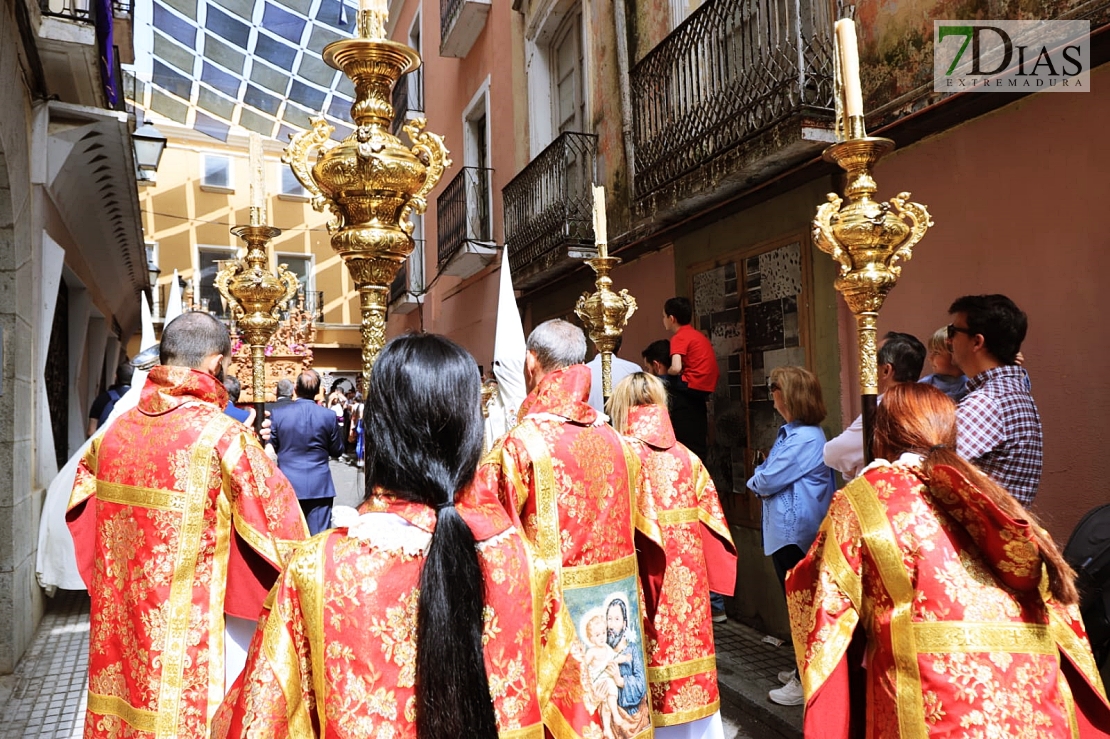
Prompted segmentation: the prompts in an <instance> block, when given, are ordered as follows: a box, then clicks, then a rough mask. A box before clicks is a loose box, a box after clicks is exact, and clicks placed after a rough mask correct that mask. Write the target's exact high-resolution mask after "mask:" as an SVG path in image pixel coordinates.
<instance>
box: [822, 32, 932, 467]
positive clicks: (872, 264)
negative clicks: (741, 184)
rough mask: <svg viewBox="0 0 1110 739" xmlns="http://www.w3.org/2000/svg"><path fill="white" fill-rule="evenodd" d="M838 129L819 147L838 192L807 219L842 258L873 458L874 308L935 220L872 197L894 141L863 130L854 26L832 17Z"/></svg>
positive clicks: (917, 207)
mask: <svg viewBox="0 0 1110 739" xmlns="http://www.w3.org/2000/svg"><path fill="white" fill-rule="evenodd" d="M835 43H836V46H837V51H836V58H837V64H836V84H835V87H836V136H837V143H835V144H833V145H832V146H830V147H828V148H827V149H825V152H824V155H823V156H824V158H825V160H826V161H829V162H834V163H836V164H837V165H839V166H840V168H841V169H843V170H844V171H845V172H846V177H845V185H844V196H845V197H846V198H847V203H845V202H844V200H843V199H841V197H840V196H839V195H837V194H836V193H829V195H828V202H826V203H824V204H822V205H820V206H818V208H817V217H816V218H814V219H813V241H814V243H815V244H816V245H817V247H818V248H819V249H821V251H823V252H826V253H828V254H829V255H830V256H831V257H832V258H833V259H835V260H836V261H837V262H838V263H839V264H840V274H839V276H838V277H837V278H836V281H835V282H834V283H833V284H834V286H835V287H836V289H837V291H839V292H840V294H841V295H843V296H844V301H845V302H846V303H847V304H848V309H849V310H851V311H852V314H853V315H854V316H855V317H856V332H857V343H858V347H859V377H860V395H861V405H862V410H863V439H864V442H863V443H864V458H865V459H866V460H867V461H868V462H870V461H871V460H872V452H871V439H872V437H873V435H874V426H875V408H876V405H877V402H878V392H879V387H878V365H877V354H876V333H877V324H878V319H879V310H880V309H881V308H882V306H883V301H884V300H885V299H886V296H887V294H888V293H889V292H890V291H891V290H892V289H893V288H894V286H895V285H896V284H897V283H898V278H899V276H900V275H901V273H902V267H901V265H899V264H898V262H899V261H908V260H909V259H910V258H911V257H912V256H913V247H914V245H916V244H917V242H919V241H920V240H921V238H922V237H923V236H924V235H925V231H926V230H928V228H929V227H930V226H932V225H933V221H932V218H931V217H930V216H929V211H928V210H927V209H926V208H925V206H924V205H921V204H919V203H913V202H910V199H909V198H910V194H909V193H908V192H901V193H899V194H898V195H896V196H895V197H893V198H891V199H890V201H889V202H876V201H874V200H872V199H871V196H872V195H873V194H874V193H875V191H876V190H877V189H878V186H877V185H876V184H875V180H874V178H873V177H872V176H871V172H872V169H873V168H874V166H875V164H876V163H877V162H878V161H879V160H880V159H882V158H883V157H884V156H886V155H887V154H888V153H890V151H891V150H892V149H894V142H893V141H891V140H890V139H886V138H881V137H876V136H868V135H867V130H866V127H865V126H864V114H863V94H862V89H861V87H860V77H859V54H858V52H857V47H856V26H855V23H854V22H853V21H851V20H849V19H842V20H839V21H837V23H836V41H835Z"/></svg>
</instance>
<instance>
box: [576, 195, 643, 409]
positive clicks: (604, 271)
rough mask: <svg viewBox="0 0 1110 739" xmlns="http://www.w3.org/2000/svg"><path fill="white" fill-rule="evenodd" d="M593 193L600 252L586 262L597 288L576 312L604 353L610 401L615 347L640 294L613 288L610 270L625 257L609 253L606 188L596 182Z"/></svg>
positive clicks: (603, 372)
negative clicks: (595, 276) (615, 290)
mask: <svg viewBox="0 0 1110 739" xmlns="http://www.w3.org/2000/svg"><path fill="white" fill-rule="evenodd" d="M593 195H594V214H593V217H594V242H595V243H596V244H597V252H598V256H596V257H594V258H593V259H587V260H586V264H588V265H590V267H592V268H593V270H594V272H595V273H596V274H597V281H596V283H595V284H596V286H597V290H596V291H595V292H593V293H584V294H583V295H582V296H581V297H579V298H578V302H577V303H576V304H575V306H574V312H575V313H576V314H577V315H578V317H579V318H580V319H582V323H584V324H585V325H586V329H587V332H588V333H589V335H590V340H591V341H593V342H594V346H595V347H597V350H598V352H600V353H601V394H602V396H603V399H604V401H605V402H607V401H608V400H609V397H610V396H611V395H612V394H613V380H612V364H613V351H614V350H615V349H616V347H617V341H619V340H620V337H621V334H623V333H624V327H625V326H627V325H628V319H629V318H631V317H632V314H633V313H635V312H636V298H634V297H632V296H631V295H629V294H628V290H627V289H625V290H621V291H620V292H619V293H617V292H613V279H612V278H611V277H609V273H610V272H611V271H612V270H613V268H614V267H616V266H617V265H618V264H620V263H621V260H620V258H618V257H611V256H609V251H608V244H607V243H606V240H607V235H606V233H605V231H606V227H605V222H606V219H605V188H604V187H599V186H595V187H594V188H593Z"/></svg>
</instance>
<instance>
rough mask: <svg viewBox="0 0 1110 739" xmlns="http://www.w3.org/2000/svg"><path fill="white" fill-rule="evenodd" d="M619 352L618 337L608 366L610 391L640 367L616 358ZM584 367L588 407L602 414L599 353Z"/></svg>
mask: <svg viewBox="0 0 1110 739" xmlns="http://www.w3.org/2000/svg"><path fill="white" fill-rule="evenodd" d="M620 350H621V337H620V336H618V337H617V345H616V346H614V347H613V356H612V362H610V364H609V380H610V383H611V384H610V385H609V389H610V390H612V389H613V388H615V387H616V386H617V383H618V382H620V381H621V380H623V379H624V378H626V377H628V376H629V375H631V374H632V373H633V372H639V371H640V365H638V364H636V363H635V362H629V361H628V360H627V359H621V358H620V357H618V356H617V352H619V351H620ZM586 366H587V367H589V368H590V407H591V408H593V409H594V410H595V411H597V412H599V413H604V412H605V399H604V396H603V394H602V386H601V352H598V353H597V354H595V355H594V358H593V359H591V360H590V361H589V362H586Z"/></svg>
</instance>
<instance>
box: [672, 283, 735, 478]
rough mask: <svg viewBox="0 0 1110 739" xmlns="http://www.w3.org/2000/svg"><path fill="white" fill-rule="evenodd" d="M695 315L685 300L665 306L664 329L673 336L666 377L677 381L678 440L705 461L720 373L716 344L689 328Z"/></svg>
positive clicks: (674, 390) (675, 420)
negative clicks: (712, 399)
mask: <svg viewBox="0 0 1110 739" xmlns="http://www.w3.org/2000/svg"><path fill="white" fill-rule="evenodd" d="M693 315H694V312H693V307H692V306H691V305H690V301H689V300H687V299H686V298H682V297H676V298H671V299H669V300H668V301H667V302H666V303H664V304H663V328H665V329H667V331H668V332H670V333H672V334H674V335H673V336H671V346H670V351H671V360H670V364H669V365H668V366H667V374H668V375H670V376H671V377H673V378H674V381H673V382H672V383H671V384H670V386H669V387H670V390H671V398H672V402H671V425H672V426H674V435H675V438H677V439H678V440H679V441H680V442H682V443H683V444H685V445H686V447H687V448H688V449H689V450H690V451H692V452H693V453H694V454H696V455H698V456H699V457H701V458H702V459H704V458H705V455H706V452H707V451H708V446H709V410H708V403H709V399H710V398H711V397H712V396H713V391H714V390H716V389H717V378H718V377H720V374H721V371H720V368H719V367H718V366H717V355H716V352H714V351H713V344H711V343H710V341H709V339H707V338H706V336H705V334H703V333H702V332H701V331H698V330H697V329H695V328H694V327H693V326H692V325H690V322H691V321H692V320H693Z"/></svg>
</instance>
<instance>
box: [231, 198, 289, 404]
mask: <svg viewBox="0 0 1110 739" xmlns="http://www.w3.org/2000/svg"><path fill="white" fill-rule="evenodd" d="M253 210H254V209H253V208H252V211H253ZM252 215H253V214H252ZM252 220H258V219H255V218H252ZM231 232H232V233H233V234H235V235H236V236H238V237H239V238H241V239H243V240H244V241H246V242H247V254H246V256H245V257H243V258H242V259H228V260H225V262H224V265H223V269H221V270H220V271H219V273H217V275H216V289H218V290H219V291H220V295H222V296H223V297H224V300H226V301H227V302H228V304H229V305H230V306H231V314H232V317H233V319H234V321H235V324H236V327H237V329H238V332H239V335H241V336H242V337H243V338H244V339H246V341H247V343H248V344H250V347H251V399H252V400H253V402H254V404H255V407H256V408H257V411H258V413H257V421H258V423H259V424H260V423H261V421H262V416H263V413H262V404H263V403H264V402H265V400H266V345H267V344H268V343H269V342H270V337H272V336H273V335H274V332H275V331H276V330H277V327H278V323H279V322H280V321H281V311H282V309H283V308H284V307H285V305H286V304H287V303H288V301H289V299H290V298H292V297H293V296H294V295H296V294H297V288H298V280H297V276H296V275H295V274H293V273H292V272H290V271H289V270H288V269H286V265H284V264H282V265H279V266H278V273H277V276H275V275H274V274H273V273H272V272H270V270H269V258H268V257H267V255H266V245H267V244H268V243H269V242H270V239H272V238H274V237H275V236H277V235H278V234H280V233H281V231H280V230H278V229H276V228H273V227H271V226H266V225H258V224H252V225H250V226H238V227H236V228H233V229H231Z"/></svg>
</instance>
